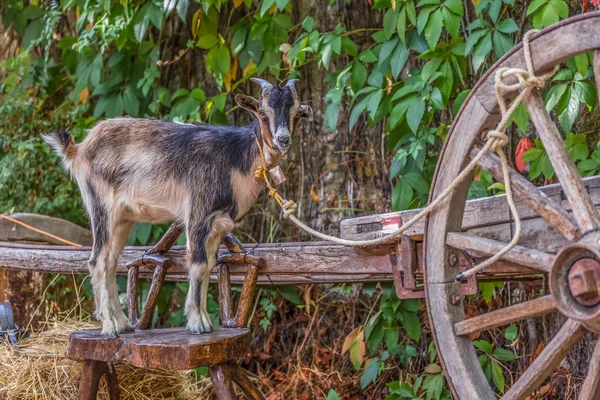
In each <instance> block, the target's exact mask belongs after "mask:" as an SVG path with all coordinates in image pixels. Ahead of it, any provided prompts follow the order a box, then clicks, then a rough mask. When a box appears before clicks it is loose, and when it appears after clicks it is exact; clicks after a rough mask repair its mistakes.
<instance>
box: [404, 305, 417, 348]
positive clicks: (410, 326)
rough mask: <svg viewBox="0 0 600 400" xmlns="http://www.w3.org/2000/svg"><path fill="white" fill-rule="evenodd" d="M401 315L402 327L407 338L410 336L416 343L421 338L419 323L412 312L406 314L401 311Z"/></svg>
mask: <svg viewBox="0 0 600 400" xmlns="http://www.w3.org/2000/svg"><path fill="white" fill-rule="evenodd" d="M400 314H401V315H402V326H403V327H404V330H405V331H406V333H408V336H410V337H411V338H412V339H413V340H414V341H415V342H418V341H419V339H420V338H421V321H420V320H419V317H418V316H417V314H415V313H414V312H408V311H404V310H401V311H400Z"/></svg>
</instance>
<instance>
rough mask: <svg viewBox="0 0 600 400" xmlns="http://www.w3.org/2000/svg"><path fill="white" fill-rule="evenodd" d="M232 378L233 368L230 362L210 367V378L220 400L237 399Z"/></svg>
mask: <svg viewBox="0 0 600 400" xmlns="http://www.w3.org/2000/svg"><path fill="white" fill-rule="evenodd" d="M231 378H232V377H231V368H230V366H229V365H228V364H226V363H223V364H217V365H213V366H211V367H210V379H211V380H212V383H213V387H214V388H215V393H216V394H217V398H218V399H219V400H235V399H236V396H235V391H234V390H233V382H232V379H231Z"/></svg>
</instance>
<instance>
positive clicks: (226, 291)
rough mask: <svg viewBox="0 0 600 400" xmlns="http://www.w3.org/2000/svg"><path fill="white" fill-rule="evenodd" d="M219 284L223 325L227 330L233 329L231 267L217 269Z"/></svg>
mask: <svg viewBox="0 0 600 400" xmlns="http://www.w3.org/2000/svg"><path fill="white" fill-rule="evenodd" d="M217 270H218V273H217V276H218V278H217V279H218V282H219V301H220V303H221V304H220V307H219V312H220V314H221V324H223V326H224V327H226V328H233V304H232V302H231V277H230V275H229V266H228V265H227V264H221V265H219V266H218V267H217Z"/></svg>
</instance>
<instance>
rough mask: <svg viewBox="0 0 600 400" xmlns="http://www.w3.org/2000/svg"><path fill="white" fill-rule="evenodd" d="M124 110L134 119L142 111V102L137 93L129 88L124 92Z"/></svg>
mask: <svg viewBox="0 0 600 400" xmlns="http://www.w3.org/2000/svg"><path fill="white" fill-rule="evenodd" d="M123 109H124V110H125V112H126V113H127V114H129V115H130V116H132V117H137V116H138V114H139V110H140V102H139V100H138V98H137V96H136V94H135V91H134V90H133V89H132V88H131V87H129V86H127V87H126V88H125V90H124V91H123Z"/></svg>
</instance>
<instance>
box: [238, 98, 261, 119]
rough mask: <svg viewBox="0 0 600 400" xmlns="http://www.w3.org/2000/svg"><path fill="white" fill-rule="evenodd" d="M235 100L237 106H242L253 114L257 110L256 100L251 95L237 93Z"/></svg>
mask: <svg viewBox="0 0 600 400" xmlns="http://www.w3.org/2000/svg"><path fill="white" fill-rule="evenodd" d="M235 102H236V103H237V104H238V106H240V107H242V108H243V109H244V110H246V111H250V112H252V113H255V114H256V113H257V112H258V100H256V99H255V98H254V97H252V96H246V95H245V94H238V95H236V96H235Z"/></svg>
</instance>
